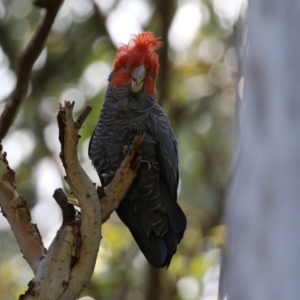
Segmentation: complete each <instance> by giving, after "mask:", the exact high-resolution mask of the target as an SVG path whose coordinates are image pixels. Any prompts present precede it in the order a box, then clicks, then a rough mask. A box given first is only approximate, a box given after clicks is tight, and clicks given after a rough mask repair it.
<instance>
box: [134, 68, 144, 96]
mask: <svg viewBox="0 0 300 300" xmlns="http://www.w3.org/2000/svg"><path fill="white" fill-rule="evenodd" d="M145 77H146V69H145V67H144V66H143V65H141V66H139V67H137V68H135V69H134V70H133V72H132V75H131V91H132V92H133V93H138V92H139V91H140V90H141V89H142V87H143V83H144V79H145Z"/></svg>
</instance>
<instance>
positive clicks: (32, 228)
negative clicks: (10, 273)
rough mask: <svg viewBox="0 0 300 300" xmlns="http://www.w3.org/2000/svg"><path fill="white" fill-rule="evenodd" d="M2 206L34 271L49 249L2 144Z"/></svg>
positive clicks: (0, 186) (0, 198) (0, 174)
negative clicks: (44, 243)
mask: <svg viewBox="0 0 300 300" xmlns="http://www.w3.org/2000/svg"><path fill="white" fill-rule="evenodd" d="M0 206H1V209H2V213H3V215H4V216H5V217H6V218H7V220H8V222H9V224H10V226H11V229H12V231H13V232H14V234H15V237H16V239H17V241H18V244H19V246H20V248H21V251H22V253H23V255H24V258H25V259H26V261H27V262H28V264H29V265H30V267H31V269H32V270H33V272H34V273H36V270H37V267H38V265H39V263H40V261H41V260H42V259H43V257H44V256H45V254H46V252H47V250H46V248H45V247H44V245H43V242H42V238H41V235H40V232H39V230H38V228H37V226H36V225H35V224H33V223H31V216H30V211H29V209H28V207H27V205H26V201H25V200H24V198H23V197H22V196H21V195H19V194H18V192H17V190H16V182H15V172H14V171H13V170H12V169H11V168H10V167H9V165H8V162H7V160H6V153H5V152H3V151H2V145H0Z"/></svg>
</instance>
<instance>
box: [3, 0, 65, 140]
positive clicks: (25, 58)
mask: <svg viewBox="0 0 300 300" xmlns="http://www.w3.org/2000/svg"><path fill="white" fill-rule="evenodd" d="M62 1H63V0H44V1H38V2H37V3H36V5H38V6H40V7H45V8H46V14H45V16H44V17H43V19H42V21H41V22H40V25H39V26H38V28H37V30H36V32H35V34H34V36H33V37H32V39H31V41H30V43H29V44H28V46H27V47H26V49H25V50H24V52H23V53H22V54H21V56H20V58H19V61H18V66H17V83H16V87H15V89H14V91H13V92H12V95H11V97H10V99H9V100H8V101H7V103H6V106H5V109H4V111H3V112H2V115H1V117H0V140H2V139H3V138H4V137H5V135H6V134H7V132H8V130H9V128H10V126H11V124H12V122H13V120H14V118H15V116H16V114H17V112H18V109H19V107H20V104H21V101H22V98H23V97H24V95H26V93H27V89H28V84H29V79H30V73H31V70H32V67H33V64H34V62H35V61H36V59H37V58H38V56H39V55H40V53H41V52H42V50H43V47H44V43H45V41H46V38H47V36H48V34H49V32H50V29H51V27H52V24H53V22H54V20H55V17H56V15H57V12H58V10H59V7H60V5H61V3H62Z"/></svg>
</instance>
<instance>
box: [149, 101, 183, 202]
mask: <svg viewBox="0 0 300 300" xmlns="http://www.w3.org/2000/svg"><path fill="white" fill-rule="evenodd" d="M149 130H150V131H151V134H152V136H153V137H154V138H155V139H156V140H157V142H158V151H157V155H158V159H159V163H160V166H161V172H162V180H163V181H164V183H165V187H166V188H167V190H168V192H169V194H170V196H171V198H172V199H174V201H176V200H177V187H178V151H177V141H176V138H175V135H174V133H173V130H172V128H171V126H170V121H169V119H168V117H167V116H166V114H165V113H164V111H163V110H162V108H161V107H160V106H159V105H158V104H156V105H154V107H153V108H152V109H151V110H150V118H149Z"/></svg>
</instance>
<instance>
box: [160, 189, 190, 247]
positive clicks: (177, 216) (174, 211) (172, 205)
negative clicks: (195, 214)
mask: <svg viewBox="0 0 300 300" xmlns="http://www.w3.org/2000/svg"><path fill="white" fill-rule="evenodd" d="M161 191H162V193H163V206H164V207H165V209H166V211H167V214H168V219H169V223H170V225H171V228H172V229H173V230H174V232H175V234H176V236H177V244H179V242H180V241H181V239H182V237H183V234H184V231H185V229H186V216H185V214H184V213H183V211H182V209H181V207H180V206H179V205H178V203H177V202H176V201H174V200H172V199H170V197H169V195H168V193H167V191H166V190H165V189H164V187H163V186H162V185H161Z"/></svg>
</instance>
